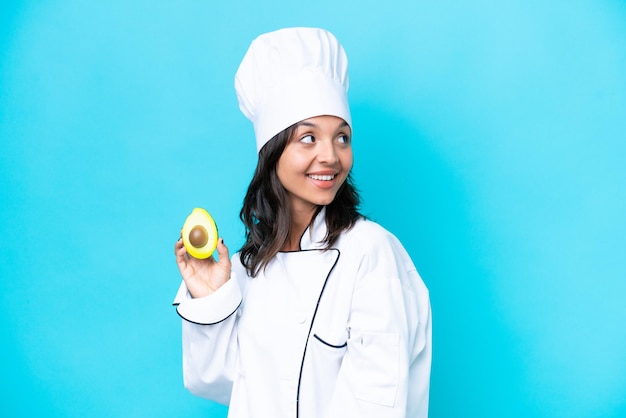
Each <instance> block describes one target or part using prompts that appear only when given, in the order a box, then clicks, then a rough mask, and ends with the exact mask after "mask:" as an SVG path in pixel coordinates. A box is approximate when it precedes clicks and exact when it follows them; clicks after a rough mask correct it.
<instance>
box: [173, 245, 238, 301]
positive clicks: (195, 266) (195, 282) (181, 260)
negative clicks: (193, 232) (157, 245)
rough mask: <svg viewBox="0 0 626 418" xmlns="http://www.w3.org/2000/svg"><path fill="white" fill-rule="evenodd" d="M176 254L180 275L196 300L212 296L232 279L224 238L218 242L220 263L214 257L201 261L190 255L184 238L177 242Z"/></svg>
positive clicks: (175, 246)
mask: <svg viewBox="0 0 626 418" xmlns="http://www.w3.org/2000/svg"><path fill="white" fill-rule="evenodd" d="M174 254H176V264H178V269H179V270H180V275H181V276H182V277H183V280H184V281H185V284H186V285H187V290H189V293H190V294H191V296H192V297H194V298H201V297H204V296H207V295H210V294H211V293H213V292H215V291H216V290H217V289H219V288H220V287H221V286H222V285H223V284H224V283H226V282H227V281H228V279H229V278H230V268H231V263H230V257H229V254H228V248H227V247H226V245H224V240H223V239H222V238H220V239H219V240H218V242H217V254H218V257H219V261H215V259H214V258H213V256H211V257H209V258H207V259H204V260H199V259H197V258H194V257H192V256H190V255H188V254H187V250H186V249H185V246H184V245H183V239H182V238H181V239H179V240H178V241H176V244H175V245H174Z"/></svg>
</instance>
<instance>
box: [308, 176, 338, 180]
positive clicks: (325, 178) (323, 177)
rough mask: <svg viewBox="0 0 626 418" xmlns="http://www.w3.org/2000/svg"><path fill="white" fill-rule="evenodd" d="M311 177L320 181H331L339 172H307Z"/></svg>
mask: <svg viewBox="0 0 626 418" xmlns="http://www.w3.org/2000/svg"><path fill="white" fill-rule="evenodd" d="M307 176H308V177H309V178H310V179H313V180H318V181H331V180H333V179H334V178H335V177H337V174H307Z"/></svg>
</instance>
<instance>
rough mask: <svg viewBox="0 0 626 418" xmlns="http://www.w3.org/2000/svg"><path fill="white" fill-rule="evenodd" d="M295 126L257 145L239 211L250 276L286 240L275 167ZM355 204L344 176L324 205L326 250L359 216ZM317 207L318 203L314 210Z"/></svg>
mask: <svg viewBox="0 0 626 418" xmlns="http://www.w3.org/2000/svg"><path fill="white" fill-rule="evenodd" d="M297 126H298V124H295V125H292V126H290V127H289V128H287V129H285V130H284V131H282V132H280V133H279V134H277V135H276V136H274V137H273V138H272V139H271V140H270V141H269V142H268V143H267V144H265V145H264V146H263V148H261V151H260V152H259V160H258V163H257V166H256V170H255V172H254V176H253V177H252V180H251V181H250V185H249V186H248V191H247V192H246V196H245V198H244V201H243V207H242V208H241V212H240V213H239V218H240V219H241V221H242V222H243V224H244V226H245V228H246V242H245V244H244V245H243V247H241V250H240V254H239V258H240V260H241V263H242V264H243V265H244V266H245V268H246V270H247V271H248V274H249V275H250V276H252V277H255V276H256V275H257V274H258V273H259V270H261V269H262V268H264V267H265V266H267V264H268V263H269V262H270V260H271V259H272V258H273V257H274V256H275V255H276V254H277V253H278V252H279V251H280V249H281V248H283V246H284V245H285V244H286V243H287V240H288V239H289V227H290V225H291V219H290V208H289V197H288V195H287V191H286V190H285V188H284V187H283V185H282V184H281V183H280V180H279V179H278V175H277V173H276V166H277V165H278V160H279V159H280V156H281V155H282V153H283V151H284V150H285V147H286V146H287V143H288V142H289V140H290V139H291V137H292V136H293V134H294V132H295V130H296V128H297ZM359 203H360V198H359V194H358V191H357V190H356V188H355V187H354V185H353V182H352V177H351V176H350V175H348V177H347V178H346V181H345V182H344V183H343V185H342V186H341V188H339V191H338V192H337V195H336V196H335V199H334V200H333V201H332V202H331V203H330V204H329V205H327V206H326V227H327V234H326V237H324V243H325V244H326V248H327V249H328V248H330V247H332V246H333V244H334V243H335V242H336V241H337V238H339V235H341V233H342V232H343V231H346V230H348V229H350V228H351V227H352V226H353V225H354V223H355V222H356V221H357V219H359V218H360V217H361V216H362V215H361V214H360V213H359V210H358V206H359ZM321 209H322V207H321V206H320V208H319V209H318V212H317V213H319V210H321ZM317 213H316V216H317ZM314 218H315V217H314ZM311 222H312V220H311Z"/></svg>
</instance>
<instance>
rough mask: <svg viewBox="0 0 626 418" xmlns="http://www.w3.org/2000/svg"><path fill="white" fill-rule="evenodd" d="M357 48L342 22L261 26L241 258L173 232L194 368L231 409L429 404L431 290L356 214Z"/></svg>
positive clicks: (340, 409)
mask: <svg viewBox="0 0 626 418" xmlns="http://www.w3.org/2000/svg"><path fill="white" fill-rule="evenodd" d="M347 86H348V77H347V59H346V56H345V52H344V50H343V48H342V46H341V45H340V44H339V43H338V42H337V40H336V39H335V38H334V36H333V35H332V34H330V33H329V32H327V31H324V30H321V29H313V28H291V29H283V30H280V31H276V32H271V33H268V34H265V35H262V36H260V37H259V38H257V39H256V40H255V41H254V42H253V43H252V45H251V46H250V49H249V50H248V52H247V54H246V56H245V57H244V59H243V61H242V63H241V65H240V67H239V70H238V71H237V76H236V82H235V87H236V90H237V95H238V98H239V103H240V107H241V109H242V111H243V112H244V114H245V115H246V116H247V117H248V118H249V119H251V121H252V122H253V124H254V128H255V136H256V140H257V150H258V152H259V160H258V165H257V168H256V172H255V174H254V177H253V179H252V181H251V183H250V186H249V188H248V192H247V194H246V196H245V199H244V204H243V208H242V210H241V219H242V221H243V222H244V224H245V226H246V242H245V244H244V246H243V248H242V249H241V250H240V252H239V253H238V254H237V255H235V256H234V257H233V258H232V260H230V259H229V252H228V249H227V247H226V246H225V245H224V241H223V240H222V239H220V240H219V243H218V246H217V251H218V260H217V261H216V260H215V259H213V258H209V259H208V260H197V259H194V258H192V257H189V256H188V255H187V254H186V250H185V247H184V246H183V243H182V240H179V241H178V242H177V243H176V245H175V254H176V262H177V263H178V267H179V269H180V272H181V275H182V278H183V283H182V284H181V287H180V290H179V292H178V295H177V296H176V299H175V301H174V304H175V305H177V311H178V313H179V314H180V316H181V317H182V318H183V374H184V382H185V386H186V387H187V388H188V389H189V390H190V391H191V392H192V393H194V394H196V395H198V396H202V397H206V398H208V399H212V400H215V401H217V402H221V403H223V404H226V405H229V413H228V416H229V417H272V418H275V417H299V418H307V417H311V418H320V417H342V418H345V417H376V418H386V417H418V418H420V417H423V418H425V417H427V414H428V391H429V381H430V365H431V314H430V302H429V296H428V290H427V289H426V287H425V285H424V283H423V282H422V280H421V279H420V276H419V274H418V273H417V271H416V269H415V267H414V265H413V263H412V261H411V259H410V257H409V255H408V254H407V252H406V251H405V249H404V248H403V247H402V245H401V243H400V242H399V241H398V240H397V239H396V238H395V237H394V236H393V235H392V234H391V233H389V232H388V231H386V230H385V229H383V228H382V227H381V226H379V225H378V224H376V223H374V222H371V221H368V220H366V219H364V218H363V217H362V216H361V215H360V214H359V212H358V203H359V198H358V194H357V192H356V190H355V188H354V186H353V185H352V180H351V178H350V170H351V168H352V163H353V156H352V145H351V141H352V128H351V124H352V122H351V118H350V112H349V107H348V102H347V98H346V94H347Z"/></svg>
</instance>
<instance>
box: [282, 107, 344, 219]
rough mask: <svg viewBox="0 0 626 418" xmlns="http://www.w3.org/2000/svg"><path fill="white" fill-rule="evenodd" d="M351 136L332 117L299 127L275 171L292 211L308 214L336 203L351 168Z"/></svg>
mask: <svg viewBox="0 0 626 418" xmlns="http://www.w3.org/2000/svg"><path fill="white" fill-rule="evenodd" d="M351 136H352V130H351V129H350V127H349V126H348V124H347V123H346V122H345V121H344V120H343V119H341V118H338V117H335V116H317V117H314V118H309V119H305V120H303V121H302V122H300V123H299V125H298V127H297V128H296V130H295V132H294V135H293V136H292V137H291V138H290V139H289V142H288V143H287V146H286V147H285V150H284V151H283V153H282V155H281V156H280V159H279V160H278V165H277V167H276V169H277V170H276V171H277V174H278V179H279V180H280V182H281V184H282V185H283V187H284V188H285V189H286V190H287V193H288V194H289V198H290V202H291V210H292V211H296V212H310V211H312V210H315V208H316V207H317V206H319V205H328V204H329V203H331V202H332V201H333V200H334V199H335V196H336V195H337V191H338V190H339V188H340V187H341V185H342V184H343V183H344V181H345V180H346V178H347V177H348V174H349V173H350V169H351V168H352V144H351Z"/></svg>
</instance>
